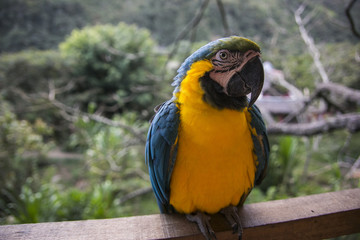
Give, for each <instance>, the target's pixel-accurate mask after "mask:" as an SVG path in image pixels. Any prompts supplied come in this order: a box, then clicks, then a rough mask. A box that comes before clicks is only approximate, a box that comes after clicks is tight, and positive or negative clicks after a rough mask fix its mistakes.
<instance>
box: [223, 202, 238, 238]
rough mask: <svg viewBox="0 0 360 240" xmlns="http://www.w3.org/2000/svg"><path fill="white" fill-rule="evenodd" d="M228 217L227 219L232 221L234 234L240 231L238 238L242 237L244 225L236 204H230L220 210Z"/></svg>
mask: <svg viewBox="0 0 360 240" xmlns="http://www.w3.org/2000/svg"><path fill="white" fill-rule="evenodd" d="M220 212H221V213H222V214H223V215H224V216H225V218H226V220H227V221H228V222H229V223H230V226H231V228H232V230H233V234H235V233H236V232H237V233H238V239H240V240H241V239H242V233H243V230H242V226H241V220H240V216H239V213H238V209H237V207H235V206H229V207H226V208H223V209H222V210H221V211H220Z"/></svg>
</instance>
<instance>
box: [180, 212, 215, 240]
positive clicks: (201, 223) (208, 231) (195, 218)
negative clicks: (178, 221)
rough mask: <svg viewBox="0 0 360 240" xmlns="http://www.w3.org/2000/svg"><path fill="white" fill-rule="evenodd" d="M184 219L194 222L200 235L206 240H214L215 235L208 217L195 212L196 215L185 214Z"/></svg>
mask: <svg viewBox="0 0 360 240" xmlns="http://www.w3.org/2000/svg"><path fill="white" fill-rule="evenodd" d="M186 218H187V219H188V220H189V221H191V222H196V223H197V225H198V227H199V229H200V231H201V233H202V234H203V235H204V237H205V239H206V240H212V239H214V240H216V239H217V238H216V235H215V232H214V230H213V229H212V228H211V225H210V222H209V221H210V217H209V216H208V215H206V214H205V213H202V212H197V213H196V214H187V215H186Z"/></svg>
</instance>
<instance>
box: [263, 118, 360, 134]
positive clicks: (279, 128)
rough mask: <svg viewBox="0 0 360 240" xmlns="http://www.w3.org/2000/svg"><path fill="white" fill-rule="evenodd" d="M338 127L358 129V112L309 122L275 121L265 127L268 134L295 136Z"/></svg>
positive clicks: (328, 130)
mask: <svg viewBox="0 0 360 240" xmlns="http://www.w3.org/2000/svg"><path fill="white" fill-rule="evenodd" d="M338 129H347V130H348V131H350V132H352V133H353V132H358V131H360V114H359V113H348V114H343V115H339V116H335V117H329V118H327V119H324V120H319V121H315V122H311V123H298V124H286V123H277V124H274V125H269V126H268V127H267V131H268V134H274V135H283V134H286V135H295V136H312V135H317V134H321V133H325V132H331V131H334V130H338Z"/></svg>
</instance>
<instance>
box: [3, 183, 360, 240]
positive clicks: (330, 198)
mask: <svg viewBox="0 0 360 240" xmlns="http://www.w3.org/2000/svg"><path fill="white" fill-rule="evenodd" d="M240 214H241V219H242V224H243V227H244V237H243V239H244V240H248V239H324V238H332V237H337V236H341V235H348V234H353V233H358V232H360V189H350V190H343V191H339V192H331V193H323V194H317V195H310V196H304V197H297V198H291V199H286V200H276V201H270V202H262V203H254V204H247V205H244V207H242V208H241V209H240ZM211 224H212V225H213V228H214V230H215V231H216V234H217V237H218V239H236V236H235V235H233V234H232V233H231V231H230V228H229V226H228V225H227V223H226V221H225V219H224V218H223V217H222V216H220V215H214V216H213V217H212V220H211ZM199 237H201V234H200V233H199V231H198V229H197V226H196V225H195V224H194V223H190V222H188V221H187V220H186V219H185V217H184V216H182V215H165V214H155V215H148V216H135V217H125V218H114V219H102V220H85V221H69V222H52V223H37V224H21V225H5V226H0V240H5V239H6V240H7V239H9V240H18V239H19V240H20V239H24V240H25V239H26V240H35V239H36V240H42V239H44V240H45V239H49V240H50V239H51V240H72V239H74V240H75V239H76V240H81V239H84V240H92V239H109V240H111V239H172V238H176V239H199Z"/></svg>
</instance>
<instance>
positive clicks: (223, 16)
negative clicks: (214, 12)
mask: <svg viewBox="0 0 360 240" xmlns="http://www.w3.org/2000/svg"><path fill="white" fill-rule="evenodd" d="M216 3H217V6H218V8H219V11H220V15H221V22H222V24H223V27H224V31H225V36H230V35H231V32H230V28H229V24H228V21H227V18H226V12H225V8H224V4H223V3H222V0H216Z"/></svg>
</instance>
